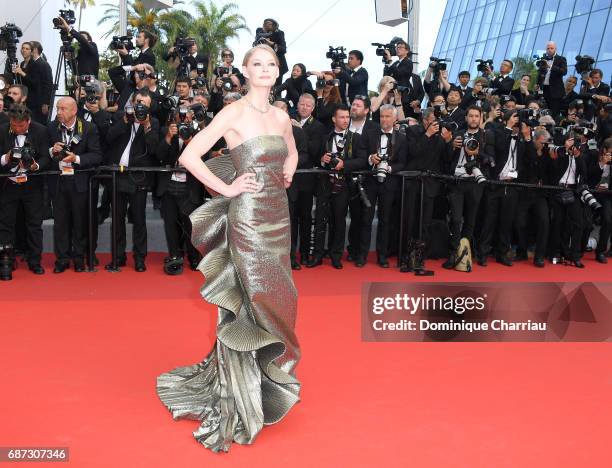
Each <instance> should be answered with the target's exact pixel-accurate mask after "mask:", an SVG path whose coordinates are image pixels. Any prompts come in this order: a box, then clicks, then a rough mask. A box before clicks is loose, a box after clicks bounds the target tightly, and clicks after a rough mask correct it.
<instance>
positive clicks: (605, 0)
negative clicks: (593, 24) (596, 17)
mask: <svg viewBox="0 0 612 468" xmlns="http://www.w3.org/2000/svg"><path fill="white" fill-rule="evenodd" d="M608 6H610V0H595V1H594V2H593V8H592V11H595V10H599V9H600V8H605V7H608Z"/></svg>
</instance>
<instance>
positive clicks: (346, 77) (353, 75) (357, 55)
mask: <svg viewBox="0 0 612 468" xmlns="http://www.w3.org/2000/svg"><path fill="white" fill-rule="evenodd" d="M362 64H363V53H361V51H359V50H351V51H350V52H349V54H348V62H347V64H346V65H344V66H342V67H338V68H335V69H334V70H333V71H334V74H335V75H336V77H337V78H338V79H339V80H340V95H341V96H342V102H344V103H345V104H346V105H348V106H350V105H351V103H352V102H353V99H354V98H355V96H358V95H360V96H367V95H368V71H367V70H366V69H365V68H363V67H362Z"/></svg>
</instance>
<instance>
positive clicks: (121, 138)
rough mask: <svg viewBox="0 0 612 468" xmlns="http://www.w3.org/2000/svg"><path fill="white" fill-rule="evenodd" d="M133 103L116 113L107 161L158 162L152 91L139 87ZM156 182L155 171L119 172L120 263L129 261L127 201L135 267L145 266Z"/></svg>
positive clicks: (135, 164) (124, 163) (142, 268)
mask: <svg viewBox="0 0 612 468" xmlns="http://www.w3.org/2000/svg"><path fill="white" fill-rule="evenodd" d="M132 105H133V107H128V108H126V111H125V112H121V111H118V112H117V113H116V118H115V123H114V124H113V126H112V127H111V128H110V129H109V131H108V134H107V136H106V140H107V143H108V145H109V149H108V152H107V153H106V161H105V162H106V163H107V164H115V165H117V164H118V165H120V166H124V167H129V168H135V167H147V166H156V165H158V164H157V157H156V156H155V154H156V151H157V144H158V141H159V123H158V121H157V119H156V118H154V117H151V116H150V114H149V110H150V107H151V94H150V92H149V91H148V90H147V89H141V90H138V91H137V92H136V93H135V94H134V96H133V98H132ZM152 186H153V173H146V172H137V171H129V172H120V173H119V174H118V175H117V191H118V193H117V217H118V223H117V224H118V240H117V250H118V252H119V254H118V255H119V264H120V266H124V265H125V264H126V256H125V248H126V238H125V215H126V213H127V208H128V204H129V205H130V207H131V212H132V216H133V218H132V220H133V241H134V242H133V244H134V252H133V253H134V261H135V269H136V271H138V272H142V271H145V270H146V266H145V257H146V255H147V224H146V219H145V205H146V201H147V192H148V190H149V189H150V188H151V187H152Z"/></svg>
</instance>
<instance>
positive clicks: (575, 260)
mask: <svg viewBox="0 0 612 468" xmlns="http://www.w3.org/2000/svg"><path fill="white" fill-rule="evenodd" d="M581 153H582V151H581V149H580V146H578V147H576V146H575V145H574V138H572V135H568V137H567V138H566V140H565V143H564V145H563V147H560V148H558V149H556V150H550V151H549V154H548V156H549V157H548V160H547V169H546V173H547V175H548V178H549V183H550V184H551V185H560V186H562V187H565V188H566V190H565V191H555V192H554V194H553V195H552V197H551V205H552V215H553V223H552V226H551V236H550V250H551V253H552V263H557V262H558V260H559V259H560V258H563V259H565V260H566V261H569V262H570V263H571V264H572V265H574V266H575V267H577V268H584V264H583V263H582V262H581V261H580V258H581V256H582V245H581V239H582V225H583V218H584V215H583V211H582V210H583V206H582V202H581V201H580V199H579V198H578V196H577V194H576V188H577V187H578V186H579V185H580V184H584V183H586V181H587V168H586V164H585V161H584V158H582V157H581Z"/></svg>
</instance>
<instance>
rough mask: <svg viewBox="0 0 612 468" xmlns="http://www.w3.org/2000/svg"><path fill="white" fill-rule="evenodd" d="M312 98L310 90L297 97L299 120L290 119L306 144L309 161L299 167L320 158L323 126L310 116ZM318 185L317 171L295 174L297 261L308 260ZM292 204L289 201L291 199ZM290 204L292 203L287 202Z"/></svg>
mask: <svg viewBox="0 0 612 468" xmlns="http://www.w3.org/2000/svg"><path fill="white" fill-rule="evenodd" d="M315 102H316V101H315V98H314V97H313V96H312V94H310V93H305V94H302V95H301V96H300V99H299V101H298V105H297V112H298V119H299V120H294V121H292V123H293V125H298V126H299V127H301V128H302V130H303V131H304V134H305V135H306V143H307V145H308V155H309V162H308V164H304V165H303V166H302V167H301V168H303V169H312V168H314V167H317V166H319V162H320V159H321V154H320V151H321V147H322V146H323V142H324V140H325V137H326V135H327V132H326V130H325V127H324V126H323V124H322V123H321V122H319V121H318V120H317V119H315V118H314V116H313V115H312V113H313V111H314V108H315ZM316 184H317V175H316V174H299V173H298V174H295V175H294V176H293V183H292V184H291V187H292V188H293V190H295V191H296V192H297V200H296V201H295V205H294V206H295V208H294V209H293V210H291V209H290V210H289V215H290V216H291V226H292V227H291V229H292V230H293V231H292V232H293V234H292V237H291V238H292V239H293V241H292V249H293V252H294V255H293V256H294V258H295V255H296V254H295V252H296V250H297V249H298V246H297V242H296V239H297V238H298V233H299V249H300V264H301V265H307V264H308V262H309V261H310V241H311V237H312V234H311V229H312V202H313V198H314V191H315V187H316ZM290 203H291V200H290ZM290 206H291V205H290Z"/></svg>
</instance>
